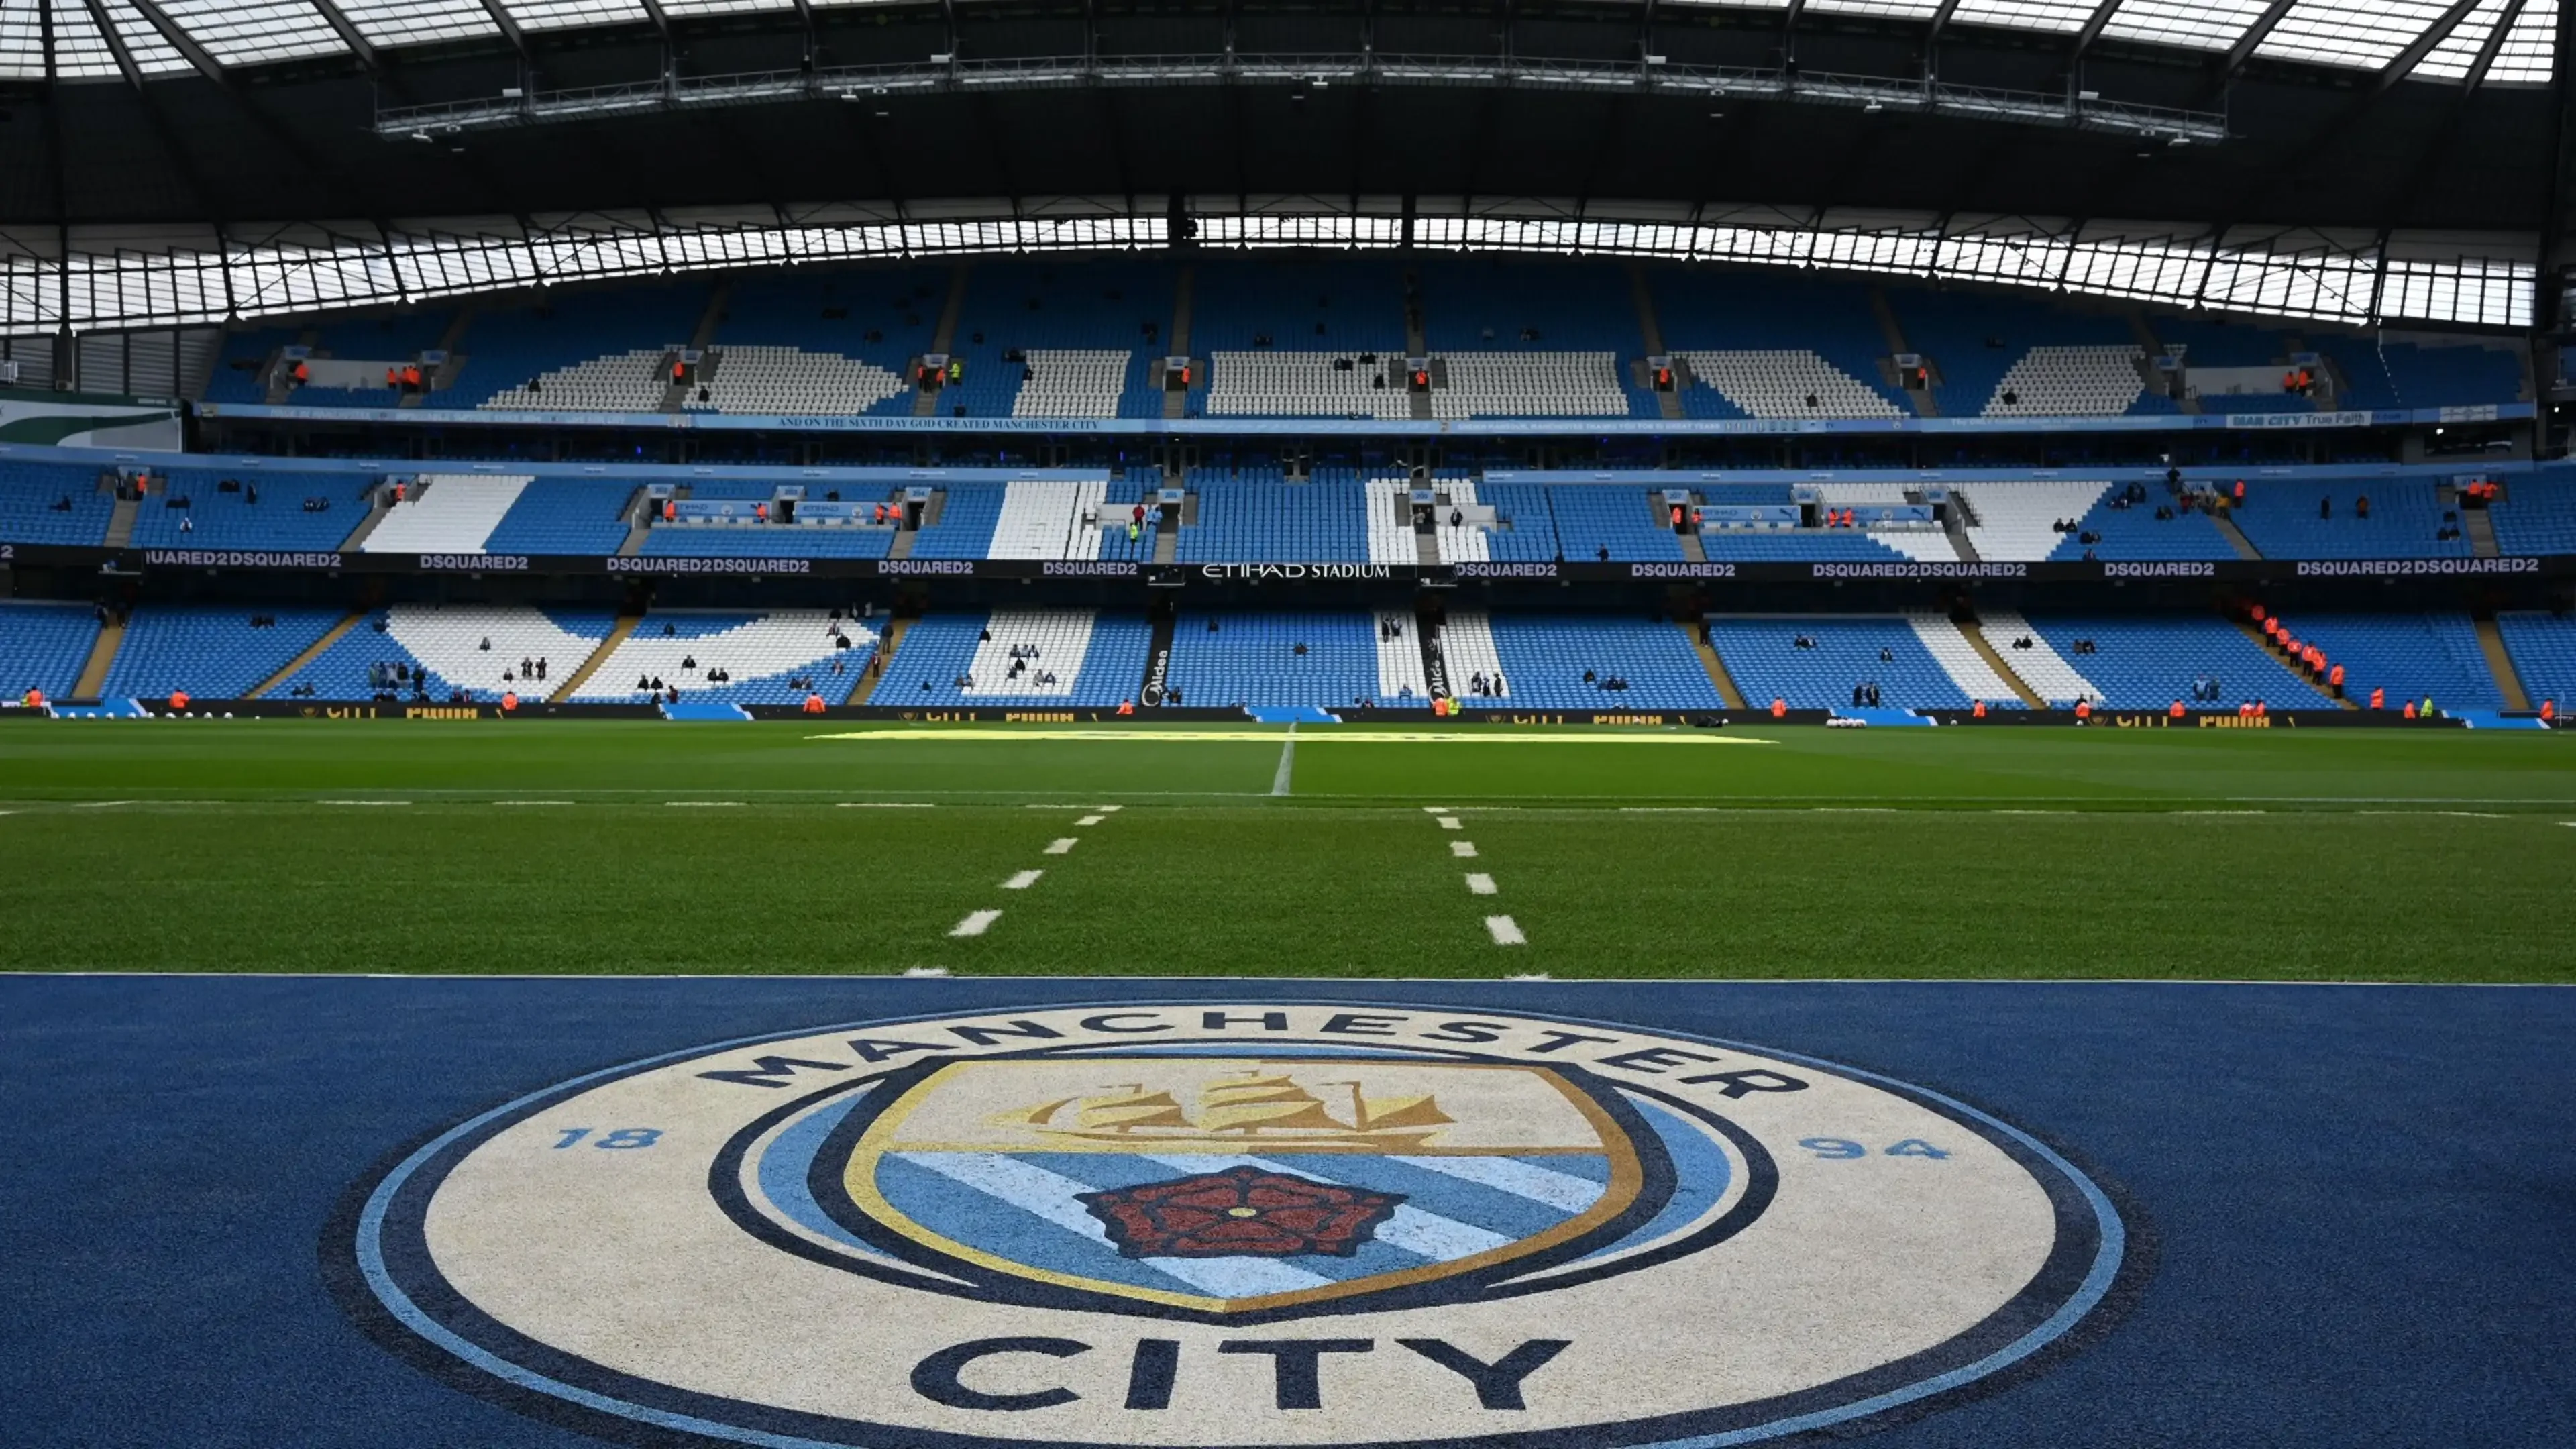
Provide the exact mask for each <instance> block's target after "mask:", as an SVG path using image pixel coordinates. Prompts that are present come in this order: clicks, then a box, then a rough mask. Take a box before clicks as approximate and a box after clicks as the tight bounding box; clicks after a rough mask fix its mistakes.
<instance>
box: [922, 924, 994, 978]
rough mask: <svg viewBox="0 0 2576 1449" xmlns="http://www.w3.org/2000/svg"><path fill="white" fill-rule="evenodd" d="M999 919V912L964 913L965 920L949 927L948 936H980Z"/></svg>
mask: <svg viewBox="0 0 2576 1449" xmlns="http://www.w3.org/2000/svg"><path fill="white" fill-rule="evenodd" d="M1001 918H1002V913H1001V912H1000V911H968V912H967V913H966V919H964V920H962V921H959V922H958V923H957V924H956V925H955V926H953V927H951V928H950V929H949V932H948V934H950V935H952V936H980V935H982V934H984V933H985V932H986V931H989V930H991V929H993V923H994V922H995V921H998V920H1000V919H1001ZM906 974H907V975H908V974H910V973H908V972H907V973H906Z"/></svg>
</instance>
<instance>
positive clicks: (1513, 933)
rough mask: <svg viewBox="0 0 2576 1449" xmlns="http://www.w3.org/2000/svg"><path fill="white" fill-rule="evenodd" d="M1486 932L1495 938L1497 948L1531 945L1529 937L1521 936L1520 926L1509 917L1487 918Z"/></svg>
mask: <svg viewBox="0 0 2576 1449" xmlns="http://www.w3.org/2000/svg"><path fill="white" fill-rule="evenodd" d="M1485 930H1486V931H1487V933H1489V934H1490V935H1492V936H1493V938H1494V944H1495V945H1497V946H1526V945H1528V944H1529V937H1527V936H1524V935H1522V934H1521V928H1520V926H1519V925H1518V924H1516V923H1515V922H1514V921H1513V920H1512V918H1511V917H1509V916H1487V917H1486V918H1485Z"/></svg>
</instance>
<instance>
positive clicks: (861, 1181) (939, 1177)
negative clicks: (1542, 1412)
mask: <svg viewBox="0 0 2576 1449" xmlns="http://www.w3.org/2000/svg"><path fill="white" fill-rule="evenodd" d="M848 1131H849V1132H850V1133H851V1134H853V1135H851V1136H850V1137H848V1138H846V1139H845V1140H847V1141H848V1143H849V1146H848V1148H847V1152H846V1156H842V1155H840V1154H838V1153H833V1154H829V1155H828V1156H827V1157H826V1158H824V1159H818V1160H817V1161H816V1163H815V1165H814V1169H813V1177H814V1180H815V1184H816V1186H817V1187H818V1188H822V1187H826V1186H827V1185H828V1186H829V1187H832V1188H836V1189H837V1192H835V1193H834V1194H833V1195H834V1196H836V1197H838V1198H839V1199H840V1205H842V1206H844V1208H845V1210H846V1213H845V1216H847V1217H850V1218H854V1219H855V1220H854V1221H852V1222H851V1226H853V1227H855V1228H858V1229H860V1230H861V1231H863V1232H865V1233H867V1235H868V1236H869V1237H871V1238H873V1239H875V1240H876V1241H877V1242H879V1243H880V1244H882V1245H883V1246H884V1247H886V1248H887V1249H889V1250H891V1251H893V1252H895V1253H897V1254H899V1255H901V1256H903V1257H905V1258H908V1259H910V1260H912V1261H914V1262H916V1263H920V1264H923V1265H924V1266H931V1267H935V1268H938V1269H941V1270H942V1271H945V1272H950V1273H954V1274H957V1275H958V1276H961V1277H965V1278H968V1279H969V1280H970V1281H975V1282H978V1283H979V1284H981V1285H983V1286H985V1287H986V1288H988V1289H989V1290H991V1291H993V1292H994V1293H995V1294H996V1296H1002V1297H1008V1298H1013V1299H1018V1300H1021V1301H1034V1302H1049V1303H1057V1304H1061V1305H1064V1306H1072V1305H1073V1304H1074V1303H1076V1302H1078V1301H1079V1300H1082V1299H1086V1298H1094V1297H1095V1296H1107V1297H1110V1298H1115V1299H1121V1300H1126V1301H1127V1303H1128V1305H1129V1307H1130V1309H1131V1310H1133V1309H1137V1308H1142V1307H1144V1305H1157V1306H1159V1308H1160V1309H1161V1311H1164V1312H1171V1313H1179V1314H1183V1315H1190V1316H1198V1315H1207V1316H1211V1317H1218V1318H1235V1317H1239V1316H1243V1315H1261V1314H1269V1313H1274V1312H1280V1311H1289V1312H1294V1311H1298V1310H1301V1309H1306V1308H1308V1307H1309V1306H1310V1305H1325V1304H1333V1303H1336V1302H1337V1301H1339V1300H1355V1299H1359V1298H1363V1297H1372V1296H1376V1295H1380V1294H1385V1293H1391V1292H1399V1291H1405V1290H1413V1291H1410V1292H1406V1296H1407V1298H1408V1299H1410V1298H1413V1297H1416V1296H1418V1295H1419V1294H1420V1293H1423V1292H1428V1293H1432V1294H1435V1295H1438V1294H1443V1293H1445V1292H1449V1291H1456V1292H1467V1291H1472V1290H1473V1289H1474V1287H1475V1286H1476V1285H1477V1284H1478V1283H1480V1282H1483V1281H1488V1280H1491V1279H1493V1278H1495V1277H1497V1276H1508V1275H1509V1274H1510V1273H1512V1272H1515V1271H1519V1270H1521V1269H1525V1268H1528V1267H1534V1266H1537V1264H1538V1263H1539V1262H1540V1261H1547V1262H1556V1261H1562V1260H1563V1259H1564V1258H1565V1257H1567V1256H1568V1255H1570V1254H1574V1253H1579V1252H1581V1251H1583V1250H1584V1249H1585V1248H1586V1247H1587V1246H1588V1245H1589V1244H1590V1243H1592V1242H1593V1241H1595V1240H1596V1239H1597V1238H1598V1236H1599V1235H1601V1234H1602V1233H1603V1232H1604V1231H1605V1230H1608V1229H1613V1228H1615V1227H1617V1226H1618V1225H1620V1224H1623V1223H1626V1222H1630V1221H1633V1220H1634V1218H1635V1217H1636V1216H1637V1215H1638V1214H1641V1213H1645V1212H1651V1211H1652V1210H1653V1208H1654V1207H1655V1206H1656V1205H1657V1204H1656V1203H1655V1202H1653V1201H1652V1200H1651V1199H1653V1198H1655V1197H1656V1196H1657V1193H1658V1191H1659V1189H1660V1187H1662V1186H1663V1185H1665V1183H1664V1180H1665V1179H1668V1178H1669V1173H1668V1172H1657V1171H1652V1170H1650V1169H1651V1168H1652V1167H1653V1166H1654V1165H1655V1162H1654V1161H1653V1160H1650V1159H1651V1158H1652V1157H1653V1155H1654V1154H1655V1153H1656V1152H1657V1149H1655V1148H1654V1147H1653V1145H1652V1144H1651V1142H1645V1141H1643V1140H1642V1139H1643V1137H1644V1134H1641V1133H1636V1132H1632V1131H1631V1130H1630V1128H1629V1126H1628V1124H1627V1122H1626V1120H1625V1114H1624V1113H1623V1111H1622V1110H1621V1109H1620V1108H1619V1107H1618V1105H1617V1103H1616V1100H1615V1099H1614V1098H1612V1097H1611V1096H1610V1095H1609V1094H1607V1093H1601V1094H1597V1095H1596V1094H1595V1093H1594V1092H1593V1091H1591V1090H1589V1089H1588V1088H1587V1087H1586V1086H1585V1085H1584V1084H1583V1083H1581V1082H1579V1081H1577V1080H1576V1079H1575V1077H1574V1076H1573V1075H1571V1074H1569V1073H1566V1072H1563V1071H1560V1070H1557V1069H1555V1068H1552V1067H1547V1066H1538V1065H1522V1064H1509V1063H1488V1062H1472V1063H1471V1062H1454V1061H1426V1060H1406V1059H1389V1058H1357V1059H1348V1060H1344V1059H1335V1058H1325V1057H1305V1056H1289V1057H1280V1058H1267V1057H1251V1056H1219V1055H1209V1056H1151V1057H1137V1056H1114V1057H1037V1058H1012V1059H1002V1060H969V1061H955V1062H949V1063H946V1064H942V1065H939V1066H936V1067H933V1068H931V1069H929V1070H928V1071H927V1072H925V1073H924V1074H923V1075H922V1076H921V1077H920V1078H919V1079H918V1080H916V1081H914V1082H912V1083H911V1084H910V1085H909V1086H908V1087H906V1088H904V1089H902V1090H901V1091H899V1092H896V1093H893V1094H890V1096H889V1098H888V1100H886V1102H885V1104H884V1106H883V1108H882V1109H881V1110H880V1111H878V1112H876V1113H875V1114H874V1115H873V1116H872V1117H870V1118H868V1119H867V1120H865V1121H864V1122H860V1121H856V1120H854V1121H853V1122H851V1123H850V1124H849V1128H848ZM827 1178H829V1179H831V1180H830V1181H829V1182H828V1183H827ZM1345 1306H1356V1305H1355V1304H1348V1305H1345ZM1146 1311H1152V1310H1151V1309H1148V1310H1146Z"/></svg>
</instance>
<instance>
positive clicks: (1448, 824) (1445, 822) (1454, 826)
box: [1439, 815, 1467, 830]
mask: <svg viewBox="0 0 2576 1449" xmlns="http://www.w3.org/2000/svg"><path fill="white" fill-rule="evenodd" d="M1439 819H1440V828H1441V829H1443V830H1464V829H1466V828H1467V822H1465V821H1463V820H1460V819H1459V818H1458V817H1457V816H1455V815H1443V816H1441V817H1439Z"/></svg>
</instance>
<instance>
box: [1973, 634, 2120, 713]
mask: <svg viewBox="0 0 2576 1449" xmlns="http://www.w3.org/2000/svg"><path fill="white" fill-rule="evenodd" d="M1980 627H1981V628H1982V630H1983V631H1984V633H1985V636H1986V642H1987V643H1989V644H1992V645H1993V646H1995V652H1996V653H1998V654H2001V655H2002V656H2003V657H2004V661H2005V662H2006V663H2008V664H2010V665H2012V671H2013V673H2015V674H2018V675H2020V676H2021V682H2022V683H2024V684H2027V685H2029V686H2030V688H2031V692H2032V693H2033V694H2036V695H2038V696H2039V697H2040V698H2042V699H2044V700H2047V701H2048V702H2049V703H2050V704H2053V705H2056V706H2058V707H2059V708H2061V709H2064V708H2068V707H2070V706H2072V705H2073V704H2074V703H2075V702H2076V701H2077V700H2079V699H2100V698H2101V697H2102V691H2101V690H2099V689H2096V688H2094V687H2093V681H2092V680H2089V679H2087V678H2085V677H2084V675H2083V673H2082V672H2081V671H2079V670H2077V669H2076V667H2075V666H2074V665H2072V664H2069V663H2067V662H2066V656H2065V655H2063V654H2060V653H2058V652H2057V650H2056V648H2055V647H2053V646H2052V645H2050V643H2049V642H2048V638H2047V636H2046V635H2043V634H2041V633H2040V632H2039V631H2038V630H2036V629H2033V628H2032V627H2030V621H2029V620H2028V619H2025V618H2023V617H2022V616H2021V611H2020V610H2018V609H1986V610H1983V611H1981V616H1980ZM2022 638H2027V639H2029V640H2030V647H2029V648H2027V649H2015V648H2014V647H2013V641H2014V640H2016V639H2022Z"/></svg>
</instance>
